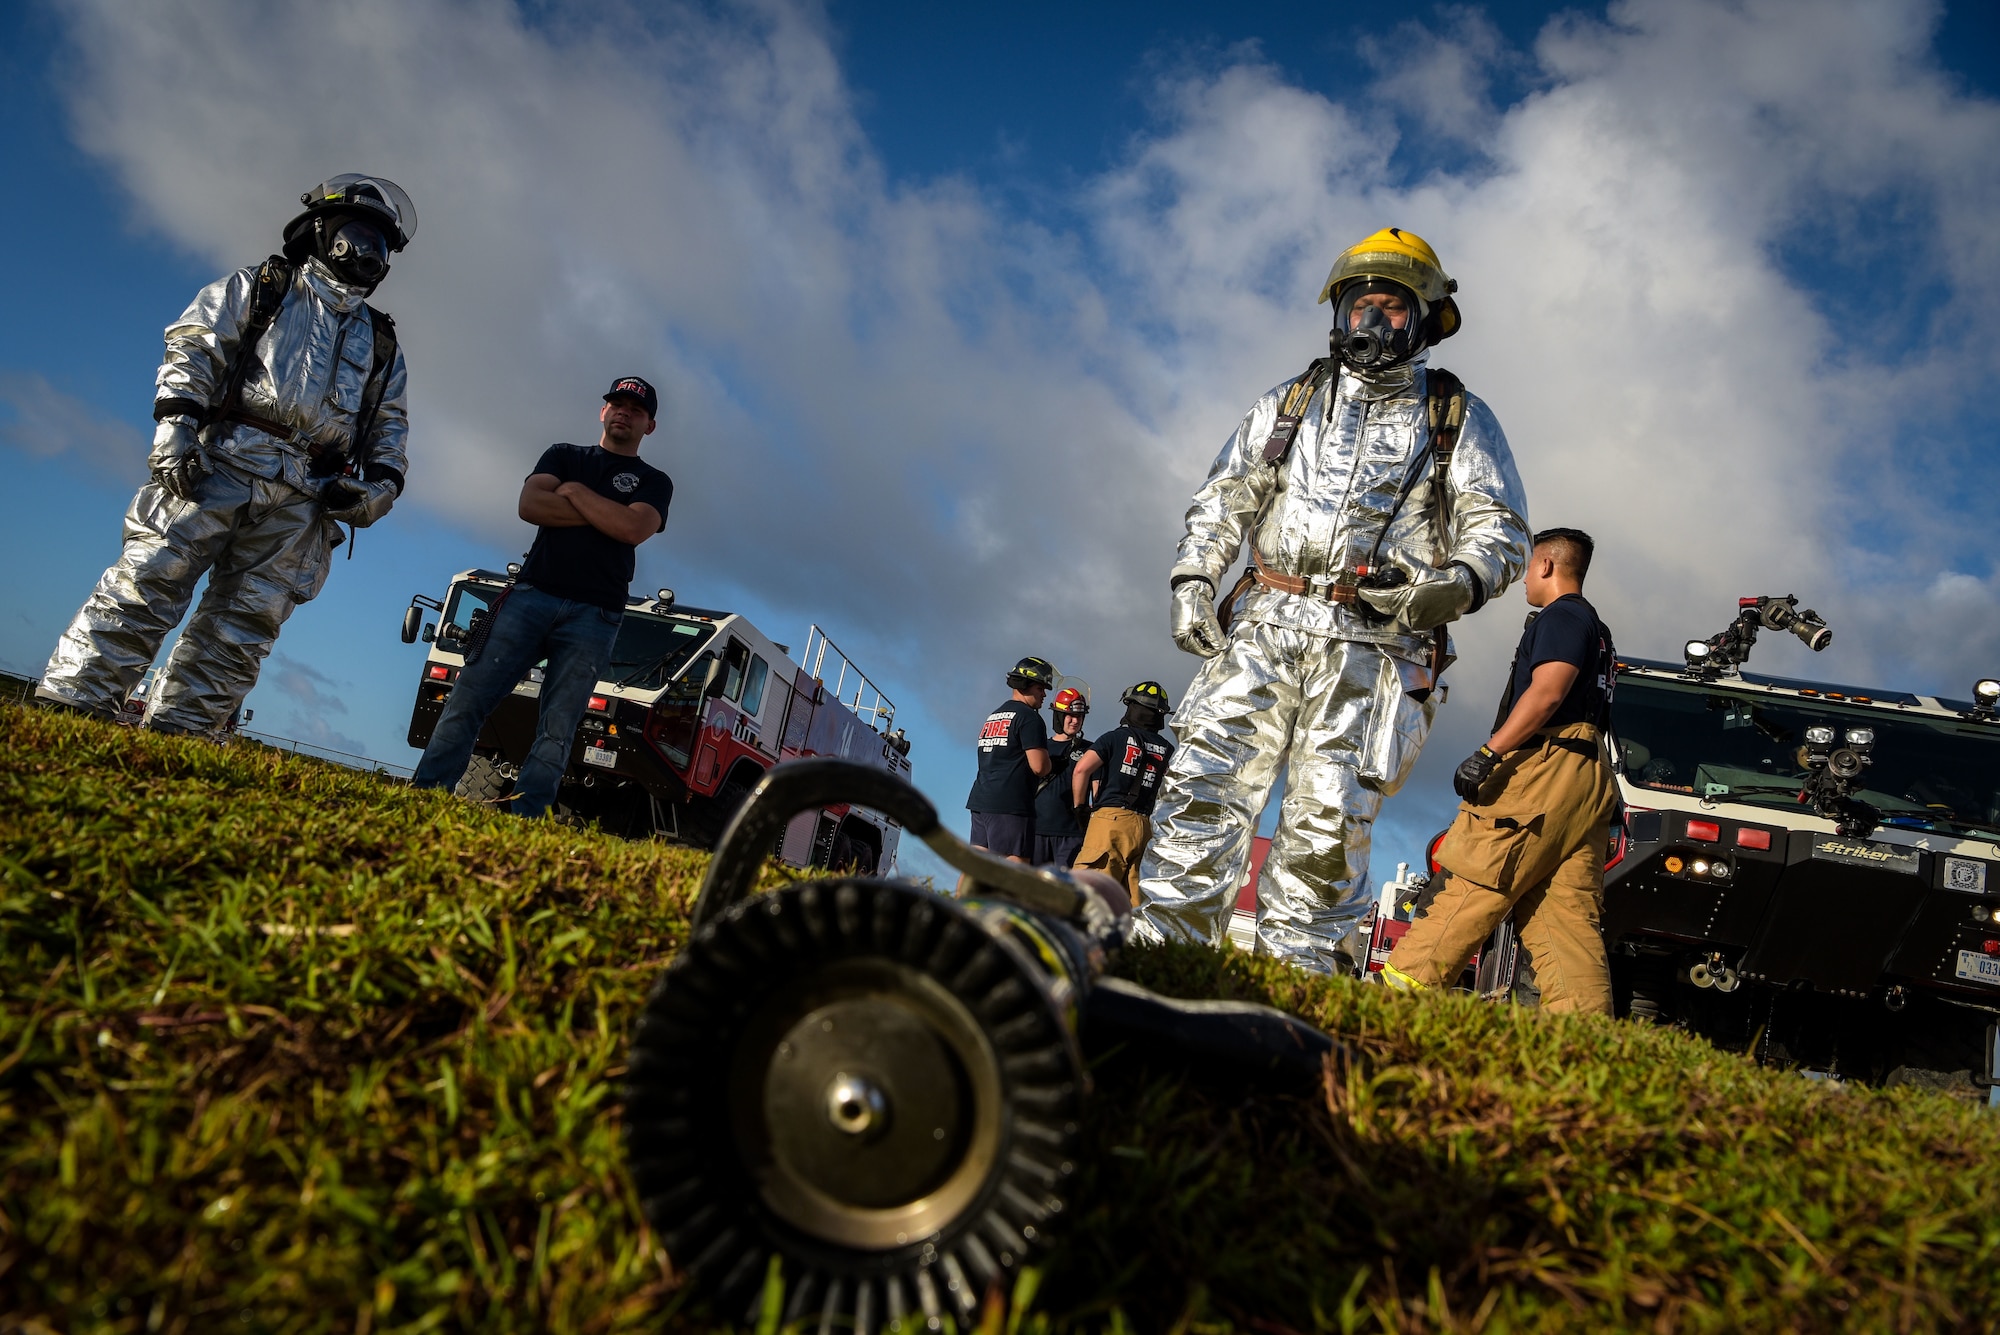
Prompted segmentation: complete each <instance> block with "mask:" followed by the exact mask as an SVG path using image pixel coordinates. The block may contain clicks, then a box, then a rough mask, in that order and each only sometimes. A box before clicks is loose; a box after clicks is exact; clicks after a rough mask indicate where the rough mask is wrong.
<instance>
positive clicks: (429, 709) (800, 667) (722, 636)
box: [403, 569, 910, 875]
mask: <svg viewBox="0 0 2000 1335" xmlns="http://www.w3.org/2000/svg"><path fill="white" fill-rule="evenodd" d="M513 574H514V571H513V570H512V569H510V570H509V572H508V573H507V574H500V573H497V572H495V571H491V570H467V571H462V572H461V573H459V574H458V575H455V576H453V578H452V581H451V587H450V588H449V589H448V590H447V591H446V593H445V596H444V597H443V599H441V600H440V599H433V598H431V597H429V596H427V595H424V594H418V595H417V596H416V597H414V598H413V599H411V601H410V608H409V610H408V611H407V612H406V613H405V614H404V616H403V642H404V643H405V644H414V643H415V642H416V641H417V640H418V638H419V636H421V638H422V639H423V641H424V643H425V644H427V645H429V646H430V649H429V652H428V654H427V655H426V656H425V660H424V669H423V677H422V680H420V681H419V682H418V684H417V699H416V707H415V709H414V710H413V711H412V713H411V715H410V732H409V742H410V745H411V746H413V747H422V746H424V745H425V744H426V743H428V742H429V741H430V737H431V731H432V729H433V728H434V727H435V726H436V724H437V720H438V716H439V714H440V713H441V712H442V710H443V708H444V702H445V700H446V699H447V698H448V697H449V696H450V694H451V690H452V686H453V684H454V683H455V682H456V681H457V679H458V675H459V673H460V672H461V671H463V670H464V667H465V663H466V654H467V650H468V647H472V646H477V645H478V644H480V643H481V642H482V641H483V631H484V628H485V627H486V625H487V624H489V622H490V620H491V617H492V614H493V608H494V607H495V605H496V603H497V602H498V600H499V599H500V597H501V596H502V594H503V592H504V591H505V590H506V589H507V587H508V586H509V585H510V584H511V582H512V579H513ZM427 608H428V609H429V610H431V611H434V612H436V613H437V614H438V620H437V621H435V622H433V623H430V624H425V623H424V611H425V609H427ZM800 658H801V659H802V660H803V663H800V662H794V661H793V660H792V657H791V650H790V647H789V646H788V645H783V644H779V643H778V642H777V641H775V640H773V639H771V638H770V637H769V636H767V635H765V634H764V633H763V632H762V631H760V630H758V629H757V628H756V627H755V626H753V625H751V624H750V622H749V620H748V619H746V618H745V617H743V616H742V615H740V614H738V613H734V612H722V611H716V610H713V609H710V608H703V607H687V606H683V605H681V604H680V603H679V602H677V601H676V600H675V597H674V593H673V590H671V589H661V590H660V591H659V592H658V593H657V594H655V595H654V596H653V597H650V598H632V599H628V600H627V604H626V608H625V619H624V622H623V624H622V625H621V626H620V627H619V631H618V638H617V640H616V642H615V643H614V644H613V646H612V650H611V666H610V668H609V669H608V670H607V671H606V673H605V675H604V677H603V678H602V679H601V680H599V682H598V684H597V689H596V691H595V692H593V693H592V695H591V697H590V702H589V705H588V707H587V708H586V709H585V710H584V715H583V721H582V723H581V724H580V725H579V726H578V728H577V733H576V740H575V745H574V747H573V749H572V750H571V752H570V763H569V768H568V770H567V772H566V773H565V774H564V775H563V783H562V791H561V793H560V795H559V797H558V804H559V807H560V808H561V809H562V810H563V811H564V812H565V813H567V814H572V815H575V816H578V817H582V818H585V819H589V820H595V821H597V822H599V823H600V824H601V825H603V826H604V828H606V829H608V830H612V831H614V832H616V833H620V834H625V835H629V836H632V837H635V838H636V837H645V836H649V835H664V836H666V837H668V838H673V839H677V840H680V841H683V842H687V843H692V844H698V845H701V846H703V847H711V846H713V845H714V843H715V841H716V839H717V838H719V837H720V835H721V833H722V831H723V829H724V828H725V827H726V826H727V825H728V823H729V820H730V817H732V816H734V815H735V814H736V810H737V808H738V807H740V806H741V805H742V803H743V799H744V798H745V797H746V796H748V795H749V792H750V790H751V788H752V787H754V786H755V785H756V783H757V780H758V779H760V778H761V777H763V774H764V771H765V770H767V769H770V768H771V767H772V766H773V765H776V764H778V763H779V762H780V761H783V760H793V759H797V758H800V757H803V756H834V757H838V758H840V759H844V760H851V761H855V762H858V763H860V764H864V765H873V766H879V767H880V768H881V769H882V770H884V771H885V772H887V773H889V774H892V775H895V776H896V777H898V778H903V779H907V778H908V777H909V773H910V760H909V751H910V743H909V740H908V738H906V737H905V736H904V734H903V731H902V729H900V728H895V727H894V723H895V716H896V706H895V703H894V702H893V701H891V700H890V699H889V698H888V697H887V696H885V695H883V694H882V692H881V691H880V690H879V689H878V688H877V687H876V686H875V683H874V682H872V681H870V680H869V679H868V677H867V676H866V674H864V673H863V672H862V671H861V670H860V669H859V668H858V667H856V666H855V665H854V663H853V662H852V661H851V660H849V659H848V657H847V656H846V655H845V654H844V653H842V652H841V651H840V649H839V648H838V647H837V646H836V645H835V644H834V643H833V642H832V641H831V640H829V639H828V638H827V637H826V633H825V632H824V631H822V630H821V629H820V628H819V627H818V626H817V625H815V626H813V627H812V628H811V630H810V631H809V632H808V633H807V636H806V644H805V652H804V653H803V654H801V655H800ZM542 672H543V665H539V664H538V665H537V666H535V667H534V668H532V669H531V670H530V671H529V673H528V675H527V677H526V678H525V679H524V680H523V681H522V682H521V683H520V684H519V685H517V686H516V687H515V688H514V691H513V694H511V695H510V696H508V697H507V698H506V699H505V700H503V701H502V702H501V704H500V706H499V708H497V709H495V710H494V711H493V714H492V716H491V717H490V718H488V719H487V721H486V727H485V729H484V730H483V731H482V732H481V733H480V735H479V740H478V743H477V744H476V747H475V749H474V753H473V761H472V765H471V766H470V768H468V769H467V771H466V777H465V780H464V782H462V783H461V784H460V785H459V793H460V794H461V795H462V796H465V797H469V798H473V799H475V800H482V801H490V802H499V801H504V800H505V798H506V796H507V794H508V793H509V792H510V791H511V790H512V786H513V781H514V777H515V775H516V773H517V772H518V770H519V767H520V764H521V762H522V760H523V759H525V758H526V756H527V754H528V747H529V745H530V744H531V743H532V742H533V740H534V736H535V723H536V715H537V712H538V710H539V697H540V694H541V681H542ZM829 675H831V676H832V678H833V680H831V681H828V680H827V678H828V676H829ZM900 834H901V830H900V827H899V826H897V824H896V823H895V822H894V821H891V820H889V819H887V818H886V817H884V816H881V815H878V814H877V813H875V812H873V811H869V810H867V809H865V808H862V807H848V806H832V807H828V808H827V809H826V810H824V811H818V812H811V811H809V812H803V813H801V814H800V815H799V816H798V817H796V818H794V820H793V821H792V824H791V826H790V828H788V829H787V831H786V833H785V839H784V843H783V845H782V847H781V848H780V849H779V850H777V851H778V856H779V857H780V858H781V859H782V860H783V861H785V862H788V863H790V864H792V865H794V866H800V867H805V866H830V867H836V868H845V869H851V870H854V871H856V872H858V873H860V874H864V875H865V874H869V873H873V872H877V871H879V872H883V873H887V872H889V871H890V870H891V869H892V868H893V867H894V864H895V859H896V844H897V839H898V836H899V835H900Z"/></svg>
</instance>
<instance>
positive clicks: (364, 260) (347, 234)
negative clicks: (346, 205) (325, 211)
mask: <svg viewBox="0 0 2000 1335" xmlns="http://www.w3.org/2000/svg"><path fill="white" fill-rule="evenodd" d="M321 228H322V235H323V236H324V244H323V245H322V247H321V249H320V258H321V259H323V260H325V261H326V267H327V268H329V269H331V270H333V274H334V277H336V278H338V279H340V281H341V282H343V283H352V284H354V285H355V286H356V287H366V288H373V287H374V286H375V285H376V284H377V283H380V282H381V281H382V279H383V278H384V277H385V276H387V274H388V272H389V242H388V239H387V238H386V237H384V236H383V235H382V229H381V228H379V227H376V226H375V225H374V224H373V223H368V222H363V221H362V220H361V219H359V218H349V219H348V220H347V221H345V222H343V223H341V224H340V225H339V226H338V227H335V228H334V229H333V231H332V233H331V234H330V235H329V234H326V233H325V231H324V228H325V222H324V220H322V222H321Z"/></svg>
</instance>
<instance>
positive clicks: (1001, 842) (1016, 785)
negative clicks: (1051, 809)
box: [965, 658, 1056, 862]
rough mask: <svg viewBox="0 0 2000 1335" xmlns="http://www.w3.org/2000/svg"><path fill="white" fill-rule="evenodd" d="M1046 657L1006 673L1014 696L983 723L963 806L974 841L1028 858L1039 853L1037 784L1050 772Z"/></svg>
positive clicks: (1051, 672) (1050, 679)
mask: <svg viewBox="0 0 2000 1335" xmlns="http://www.w3.org/2000/svg"><path fill="white" fill-rule="evenodd" d="M1055 680H1056V670H1055V667H1054V666H1053V665H1052V664H1051V663H1050V662H1049V661H1048V660H1047V659H1045V658H1024V659H1022V660H1021V661H1020V662H1018V663H1016V664H1015V665H1014V670H1013V671H1012V672H1009V673H1008V674H1007V685H1008V687H1009V688H1011V689H1012V690H1013V692H1014V694H1013V697H1012V698H1011V699H1009V700H1005V701H1002V702H1001V705H1000V707H999V708H998V709H996V710H994V711H993V712H992V713H991V714H988V715H987V716H986V722H985V723H983V724H981V725H980V728H979V773H978V774H977V775H976V776H975V777H974V778H973V780H972V792H971V794H970V795H969V796H968V797H967V798H966V799H965V809H966V810H967V811H970V812H971V813H972V844H973V847H975V848H984V849H986V850H988V851H989V852H994V853H998V854H999V855H1000V856H1001V857H1003V858H1013V859H1014V860H1015V861H1017V862H1026V861H1027V860H1028V859H1029V858H1030V857H1032V856H1034V852H1035V785H1036V782H1037V781H1038V780H1040V779H1043V778H1046V777H1047V776H1048V773H1049V765H1050V762H1049V730H1048V726H1047V725H1046V724H1044V723H1043V722H1042V715H1041V708H1042V701H1043V700H1045V699H1047V698H1048V694H1049V687H1050V686H1053V685H1054V684H1055Z"/></svg>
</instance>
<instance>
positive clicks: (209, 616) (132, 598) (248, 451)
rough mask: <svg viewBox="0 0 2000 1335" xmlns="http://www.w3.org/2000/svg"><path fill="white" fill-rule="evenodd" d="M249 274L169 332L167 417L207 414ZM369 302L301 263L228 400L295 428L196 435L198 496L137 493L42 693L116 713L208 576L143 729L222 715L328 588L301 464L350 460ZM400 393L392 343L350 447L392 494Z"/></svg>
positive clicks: (401, 426)
mask: <svg viewBox="0 0 2000 1335" xmlns="http://www.w3.org/2000/svg"><path fill="white" fill-rule="evenodd" d="M256 275H257V266H256V265H251V266H249V267H248V268H244V269H239V270H237V271H236V272H235V273H233V274H230V275H229V276H228V277H226V278H223V279H219V280H217V281H216V282H213V283H210V284H209V285H208V286H207V287H205V288H203V289H202V290H201V291H200V292H199V293H197V294H196V296H195V299H194V302H193V304H191V305H190V306H189V307H188V308H187V310H186V311H185V312H183V313H182V315H181V317H180V319H178V320H176V321H175V322H174V323H173V324H172V325H170V326H169V327H168V329H167V332H166V341H167V351H166V359H165V360H164V361H163V362H162V363H161V364H160V372H159V377H158V382H157V384H158V388H157V389H156V391H155V394H154V399H155V403H156V404H158V405H160V406H161V408H162V409H164V408H167V407H168V406H170V405H172V404H174V403H183V402H184V403H187V404H191V405H199V406H200V407H202V408H208V407H211V406H212V405H213V404H214V403H215V400H216V398H217V397H218V396H219V395H220V394H221V393H222V392H223V387H224V384H225V378H226V375H227V372H228V368H229V366H230V364H231V362H232V361H233V359H234V358H235V356H236V354H237V350H238V344H239V343H240V342H241V336H242V330H243V327H244V324H245V322H246V320H247V318H248V315H249V308H250V292H251V286H252V284H253V283H254V282H255V280H256ZM364 296H365V293H364V292H363V291H362V289H360V288H358V287H351V286H348V285H346V284H344V283H341V282H340V281H339V280H338V279H336V278H335V277H334V276H333V274H332V272H331V271H330V270H329V269H327V267H326V266H325V265H324V264H323V263H322V262H321V261H320V260H319V259H317V258H309V259H307V260H305V261H304V262H303V263H301V264H299V265H298V266H297V272H296V274H295V275H294V277H293V279H292V285H291V289H290V291H289V292H288V293H287V295H286V297H285V302H284V305H283V307H282V308H281V309H280V310H279V312H278V314H277V316H276V318H275V319H274V320H273V321H272V322H271V327H270V328H269V329H267V330H266V331H265V332H264V336H263V337H262V338H261V339H260V340H259V341H258V343H257V346H256V349H255V359H256V360H255V361H254V362H253V363H252V364H251V365H250V366H249V368H248V374H247V375H246V376H245V378H244V381H243V389H242V395H241V399H240V402H239V407H240V409H241V410H242V411H243V412H244V413H246V414H248V415H250V416H254V417H259V418H263V419H265V420H267V421H269V422H270V423H271V424H273V425H281V426H284V427H286V428H289V430H290V432H291V434H290V435H289V436H287V437H284V438H280V437H279V436H277V435H275V434H273V433H271V432H269V431H266V430H263V429H261V428H259V427H255V426H251V425H248V424H246V423H243V422H233V421H223V422H218V423H216V424H214V425H213V426H211V427H209V428H207V429H205V430H204V431H203V432H202V433H201V439H202V444H203V446H204V448H205V451H206V454H207V456H208V461H209V463H210V464H211V465H212V466H213V469H214V471H213V472H212V473H211V474H210V475H209V476H208V477H207V478H206V479H204V480H203V481H202V483H201V484H200V490H199V492H198V493H197V496H196V499H195V500H192V501H184V500H180V499H178V498H177V497H175V496H172V495H170V494H169V493H168V492H166V491H165V490H163V489H162V488H161V487H160V486H159V485H158V484H157V483H153V482H148V483H147V484H146V485H145V486H143V487H141V488H140V489H139V494H138V495H137V496H136V497H134V498H133V500H132V508H131V509H130V510H128V511H127V512H126V515H125V547H124V551H123V552H121V553H120V555H119V557H118V561H117V563H116V564H115V565H113V566H112V567H111V568H110V569H109V570H107V571H105V572H104V576H103V578H102V579H100V580H99V581H98V582H97V587H96V589H95V590H93V591H92V592H91V595H90V597H89V598H88V599H87V600H86V601H85V602H84V605H83V607H82V609H81V610H80V611H79V612H78V613H77V614H76V619H75V620H74V621H72V622H71V623H70V626H69V629H68V630H66V631H64V632H63V637H62V639H61V641H59V642H58V643H57V645H56V651H55V654H54V655H53V656H52V657H51V658H50V659H49V664H48V668H47V670H46V672H44V674H43V678H42V685H41V688H40V690H39V691H38V694H40V695H43V696H45V697H51V698H53V699H56V700H59V701H63V702H65V703H68V704H72V705H76V706H79V707H81V708H84V709H87V710H90V711H92V712H96V713H111V712H114V711H116V710H117V709H119V708H120V707H121V706H122V705H123V704H124V702H125V700H126V697H128V696H129V695H130V694H131V693H132V691H133V689H134V688H135V687H137V686H138V684H139V681H140V678H141V677H143V676H144V675H145V672H146V669H147V667H148V666H150V665H151V663H152V661H153V658H154V656H155V655H156V654H158V653H159V650H160V644H161V642H162V641H163V640H164V639H165V638H166V636H167V633H168V632H169V631H171V630H172V629H173V628H174V626H175V625H177V624H178V623H179V622H180V619H181V617H182V616H183V615H184V614H185V613H186V611H187V607H188V603H189V601H190V600H191V599H192V598H193V596H194V589H195V584H196V583H197V582H198V581H199V580H200V579H201V577H202V575H203V574H205V573H206V574H208V575H209V581H208V589H207V591H206V592H205V593H204V594H203V595H202V599H201V605H200V606H199V607H198V608H196V609H195V614H194V617H193V619H192V620H190V621H189V622H188V625H187V629H186V630H185V631H184V632H182V634H181V638H180V641H179V643H177V644H176V645H175V646H174V651H173V653H172V655H171V656H170V657H169V658H168V660H167V665H166V667H165V669H164V670H163V671H162V672H161V673H160V677H159V680H158V681H157V682H156V683H155V685H154V687H153V689H152V690H151V692H150V694H149V698H148V700H147V713H146V721H147V723H148V724H149V725H152V726H155V727H159V728H163V729H166V730H169V731H174V732H207V731H209V730H211V729H214V728H217V727H220V726H221V725H223V724H224V723H226V722H227V721H228V720H229V716H230V714H231V713H232V712H233V711H234V710H235V709H236V707H237V706H238V705H239V704H240V703H242V700H243V697H244V696H246V695H248V694H249V693H250V688H251V687H252V686H254V685H256V684H257V673H258V670H259V668H260V667H261V666H262V664H263V661H264V657H265V655H267V654H269V653H270V651H271V644H272V642H273V641H274V640H276V639H277V637H278V631H279V628H280V627H282V626H283V625H284V623H285V618H286V617H288V616H290V615H291V612H292V609H293V608H294V607H296V606H298V605H299V604H300V603H303V602H308V601H310V600H311V599H312V598H313V597H314V596H316V595H317V594H318V593H319V591H320V589H321V587H322V586H323V585H324V584H325V583H326V577H327V572H328V570H329V569H330V568H331V563H332V556H333V549H334V548H335V547H336V546H338V545H339V544H340V542H341V533H340V525H339V524H337V523H335V522H334V521H333V520H332V519H329V518H328V517H327V514H326V510H325V507H323V506H322V505H321V504H320V502H319V500H318V498H317V493H318V491H319V489H320V487H321V485H322V484H323V482H324V479H322V478H316V477H313V476H312V475H311V468H310V464H309V462H308V458H307V453H308V450H327V449H335V450H346V449H347V448H348V446H349V443H350V441H351V439H352V436H353V431H354V424H355V417H356V414H357V412H358V411H359V409H360V406H361V394H362V389H363V386H364V385H365V383H366V381H367V379H368V374H369V370H370V368H371V365H372V363H373V359H374V348H375V343H374V332H373V324H372V321H371V319H370V315H369V311H368V308H367V305H366V304H365V303H364V301H363V297H364ZM407 381H408V374H407V370H406V368H405V366H404V364H403V356H402V351H401V349H400V347H399V348H398V349H397V352H396V357H395V360H394V361H393V362H392V363H391V364H390V366H389V371H388V380H387V383H386V385H385V387H384V391H383V394H382V402H381V406H380V407H379V408H378V409H377V411H376V414H375V418H374V422H373V425H372V428H371V430H370V431H369V438H368V440H366V441H365V442H363V446H362V449H361V450H360V451H359V452H358V454H359V458H360V460H361V463H362V473H363V476H365V477H368V478H371V479H389V480H390V481H392V482H393V484H394V489H395V490H396V491H397V492H400V490H401V488H402V479H403V476H404V473H405V472H406V470H407V467H408V464H407V460H406V455H405V442H406V438H407V436H408V434H409V418H408V412H407V403H408V398H407ZM383 508H386V507H383ZM376 517H379V515H377V516H376Z"/></svg>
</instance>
